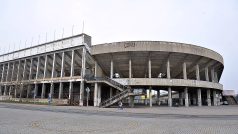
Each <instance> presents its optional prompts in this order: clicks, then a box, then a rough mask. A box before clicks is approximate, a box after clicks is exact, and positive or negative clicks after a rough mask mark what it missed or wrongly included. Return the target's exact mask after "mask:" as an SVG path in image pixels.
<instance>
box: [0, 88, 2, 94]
mask: <svg viewBox="0 0 238 134" xmlns="http://www.w3.org/2000/svg"><path fill="white" fill-rule="evenodd" d="M0 96H2V86H0Z"/></svg>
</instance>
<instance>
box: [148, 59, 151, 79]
mask: <svg viewBox="0 0 238 134" xmlns="http://www.w3.org/2000/svg"><path fill="white" fill-rule="evenodd" d="M148 73H149V74H148V75H149V78H151V60H150V58H149V61H148Z"/></svg>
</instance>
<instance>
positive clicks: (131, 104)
mask: <svg viewBox="0 0 238 134" xmlns="http://www.w3.org/2000/svg"><path fill="white" fill-rule="evenodd" d="M129 99H130V103H129V105H130V107H131V108H133V107H134V96H130V97H129Z"/></svg>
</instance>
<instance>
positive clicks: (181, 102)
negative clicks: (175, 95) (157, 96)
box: [179, 91, 183, 106]
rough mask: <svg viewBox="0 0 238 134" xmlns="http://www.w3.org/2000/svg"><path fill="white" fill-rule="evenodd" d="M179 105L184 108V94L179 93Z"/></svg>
mask: <svg viewBox="0 0 238 134" xmlns="http://www.w3.org/2000/svg"><path fill="white" fill-rule="evenodd" d="M179 105H180V106H183V92H181V91H180V92H179Z"/></svg>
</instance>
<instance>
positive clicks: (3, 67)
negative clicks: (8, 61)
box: [1, 64, 5, 82]
mask: <svg viewBox="0 0 238 134" xmlns="http://www.w3.org/2000/svg"><path fill="white" fill-rule="evenodd" d="M4 71H5V64H3V65H2V78H1V82H3V76H4Z"/></svg>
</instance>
